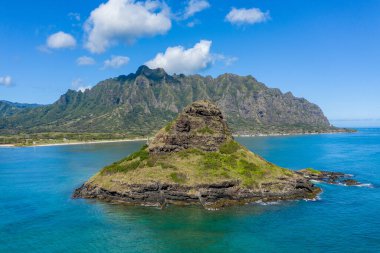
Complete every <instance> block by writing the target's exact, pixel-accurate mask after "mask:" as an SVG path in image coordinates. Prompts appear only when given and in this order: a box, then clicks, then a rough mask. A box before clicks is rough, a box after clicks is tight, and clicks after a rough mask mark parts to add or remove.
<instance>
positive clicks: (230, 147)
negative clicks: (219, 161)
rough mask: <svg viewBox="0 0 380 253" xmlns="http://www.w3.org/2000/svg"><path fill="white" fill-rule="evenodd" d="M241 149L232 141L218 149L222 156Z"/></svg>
mask: <svg viewBox="0 0 380 253" xmlns="http://www.w3.org/2000/svg"><path fill="white" fill-rule="evenodd" d="M240 148H241V146H240V144H239V143H237V142H236V141H234V140H231V141H228V142H226V143H224V144H222V145H221V146H220V148H219V150H220V153H222V154H232V153H235V152H236V151H238V150H239V149H240Z"/></svg>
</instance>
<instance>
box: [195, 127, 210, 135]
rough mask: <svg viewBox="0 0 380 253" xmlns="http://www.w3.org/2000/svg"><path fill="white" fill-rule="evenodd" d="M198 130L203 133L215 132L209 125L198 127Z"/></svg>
mask: <svg viewBox="0 0 380 253" xmlns="http://www.w3.org/2000/svg"><path fill="white" fill-rule="evenodd" d="M197 132H198V133H201V134H214V131H213V130H212V129H211V128H209V127H208V126H206V127H204V128H201V129H198V130H197Z"/></svg>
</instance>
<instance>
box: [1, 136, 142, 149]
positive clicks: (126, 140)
mask: <svg viewBox="0 0 380 253" xmlns="http://www.w3.org/2000/svg"><path fill="white" fill-rule="evenodd" d="M146 140H148V138H136V139H120V140H99V141H82V142H79V141H78V142H62V143H51V144H36V145H29V146H22V147H50V146H66V145H85V144H100V143H114V142H130V141H146ZM10 147H17V146H16V145H14V144H0V148H10Z"/></svg>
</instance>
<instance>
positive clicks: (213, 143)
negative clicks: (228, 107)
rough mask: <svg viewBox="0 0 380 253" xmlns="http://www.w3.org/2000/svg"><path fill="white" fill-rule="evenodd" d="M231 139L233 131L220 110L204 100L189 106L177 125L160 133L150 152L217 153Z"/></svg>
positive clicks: (151, 143)
mask: <svg viewBox="0 0 380 253" xmlns="http://www.w3.org/2000/svg"><path fill="white" fill-rule="evenodd" d="M230 140H232V136H231V131H230V129H229V128H228V126H227V123H226V121H225V119H224V116H223V114H222V112H221V111H220V109H219V108H218V107H217V106H216V105H215V104H212V103H211V102H209V101H207V100H202V101H197V102H194V103H192V104H191V105H189V106H187V107H186V108H185V109H184V111H183V113H181V114H180V115H179V116H178V117H177V119H176V120H175V121H174V122H172V123H170V124H169V125H167V126H166V127H165V128H164V129H162V130H161V131H159V132H158V134H157V135H156V136H155V138H154V139H153V141H152V142H150V143H149V146H148V149H149V152H150V153H153V154H158V153H167V152H173V151H174V152H177V151H180V150H183V149H189V148H197V149H200V150H203V151H217V150H218V149H219V147H220V145H222V144H223V143H225V142H226V141H230Z"/></svg>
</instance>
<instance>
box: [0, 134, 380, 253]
mask: <svg viewBox="0 0 380 253" xmlns="http://www.w3.org/2000/svg"><path fill="white" fill-rule="evenodd" d="M358 130H359V131H358V132H357V133H353V134H348V133H342V134H320V135H298V136H276V137H242V138H236V139H237V140H238V141H239V142H240V143H242V144H243V145H245V146H246V147H248V148H249V149H250V150H252V151H253V152H256V153H258V154H260V155H261V156H263V157H264V158H265V159H267V160H269V161H271V162H273V163H276V164H278V165H280V166H283V167H286V168H290V169H301V168H306V167H313V168H315V169H318V170H330V171H339V172H344V173H348V174H352V175H354V178H355V179H357V180H359V181H360V182H362V183H363V185H361V186H360V187H358V186H354V187H347V186H340V185H327V184H321V187H322V188H323V193H322V194H321V195H320V199H318V200H316V201H303V200H301V201H285V202H273V203H265V204H263V203H253V204H250V205H245V206H240V207H229V208H225V209H222V210H218V211H208V210H204V209H202V208H200V207H174V206H169V207H167V208H165V209H162V210H161V209H159V208H155V207H139V206H135V207H133V206H125V205H115V204H109V203H104V202H101V201H96V200H83V199H80V200H77V199H76V200H74V199H71V194H72V192H73V190H74V189H75V188H76V187H79V186H80V185H81V184H82V183H83V182H85V181H86V180H87V179H88V178H89V177H90V176H92V175H93V174H94V173H95V172H97V171H98V170H99V169H101V168H102V167H103V166H105V165H107V164H110V163H112V162H114V161H115V160H118V159H120V158H122V157H124V156H127V155H128V154H130V153H131V152H133V151H135V150H137V149H138V148H139V147H140V146H142V145H143V144H144V142H125V143H108V144H91V145H72V146H51V147H20V148H0V252H11V253H18V252H41V253H42V252H43V253H45V252H128V253H130V252H131V253H132V252H173V253H174V252H176V253H177V252H178V253H183V252H380V129H379V128H371V129H364V128H361V129H358Z"/></svg>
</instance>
